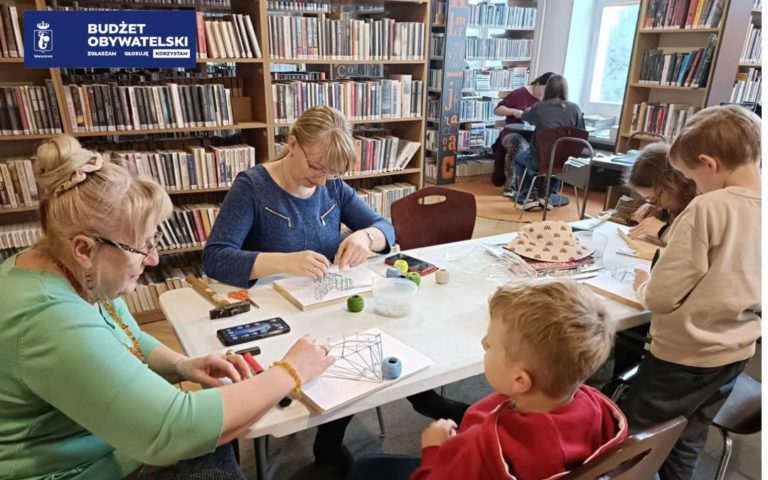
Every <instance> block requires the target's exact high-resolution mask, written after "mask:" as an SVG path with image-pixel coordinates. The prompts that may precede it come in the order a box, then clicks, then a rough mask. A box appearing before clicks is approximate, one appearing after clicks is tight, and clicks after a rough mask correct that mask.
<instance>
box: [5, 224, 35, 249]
mask: <svg viewBox="0 0 768 480" xmlns="http://www.w3.org/2000/svg"><path fill="white" fill-rule="evenodd" d="M42 237H43V228H42V227H41V226H40V222H28V223H17V224H15V225H5V226H0V250H16V251H18V250H19V249H22V248H28V247H31V246H33V245H35V244H36V243H37V242H38V241H39V240H40V239H41V238H42Z"/></svg>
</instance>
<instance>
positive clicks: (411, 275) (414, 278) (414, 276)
mask: <svg viewBox="0 0 768 480" xmlns="http://www.w3.org/2000/svg"><path fill="white" fill-rule="evenodd" d="M405 278H407V279H408V280H410V281H412V282H413V283H415V284H416V286H419V285H421V275H419V274H418V273H416V272H408V273H406V274H405Z"/></svg>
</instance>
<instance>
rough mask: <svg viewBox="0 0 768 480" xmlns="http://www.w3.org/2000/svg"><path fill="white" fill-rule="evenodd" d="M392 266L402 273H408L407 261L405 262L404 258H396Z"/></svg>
mask: <svg viewBox="0 0 768 480" xmlns="http://www.w3.org/2000/svg"><path fill="white" fill-rule="evenodd" d="M393 267H395V268H396V269H398V270H400V273H402V274H403V275H405V274H406V273H408V262H406V261H405V260H396V261H395V264H394V265H393Z"/></svg>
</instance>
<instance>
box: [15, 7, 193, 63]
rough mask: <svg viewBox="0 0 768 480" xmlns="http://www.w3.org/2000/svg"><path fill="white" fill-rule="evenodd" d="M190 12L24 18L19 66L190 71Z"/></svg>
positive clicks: (46, 13) (28, 13)
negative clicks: (22, 55)
mask: <svg viewBox="0 0 768 480" xmlns="http://www.w3.org/2000/svg"><path fill="white" fill-rule="evenodd" d="M195 21H196V20H195V11H194V10H173V11H169V10H164V11H156V10H141V11H138V10H134V11H36V10H26V11H25V12H24V53H25V55H24V66H25V67H29V68H50V67H71V68H79V67H105V68H106V67H158V68H180V67H185V68H186V67H194V66H195V63H196V62H195V52H196V45H195V42H196V39H197V26H196V23H195Z"/></svg>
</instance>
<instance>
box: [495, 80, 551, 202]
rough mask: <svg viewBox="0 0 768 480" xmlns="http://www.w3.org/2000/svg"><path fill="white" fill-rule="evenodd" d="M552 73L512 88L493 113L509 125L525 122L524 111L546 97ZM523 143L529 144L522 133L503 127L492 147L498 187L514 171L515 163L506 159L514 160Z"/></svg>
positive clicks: (503, 183)
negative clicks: (548, 81) (522, 118)
mask: <svg viewBox="0 0 768 480" xmlns="http://www.w3.org/2000/svg"><path fill="white" fill-rule="evenodd" d="M552 75H553V73H552V72H547V73H544V74H542V75H539V76H538V77H536V79H534V80H533V81H532V82H531V83H530V84H528V85H526V86H524V87H520V88H516V89H514V90H512V91H511V92H509V93H508V94H507V96H505V97H504V98H503V99H502V100H501V101H500V102H499V104H498V105H496V109H494V111H493V113H494V114H496V115H499V116H505V117H507V118H506V123H507V125H512V124H516V123H523V121H522V120H521V119H520V117H522V116H523V112H525V111H526V110H527V109H529V108H531V107H532V106H534V105H536V104H537V103H538V102H539V101H540V100H541V99H542V98H543V97H544V86H545V85H546V84H547V80H549V77H551V76H552ZM521 140H522V142H521ZM521 145H526V146H527V142H526V141H525V139H524V138H523V136H522V135H520V134H519V133H515V132H514V131H513V130H510V129H502V131H501V134H499V138H498V139H497V140H496V142H495V143H494V144H493V147H492V148H493V159H494V163H493V175H492V177H491V181H492V182H493V184H494V185H496V186H497V187H500V186H502V185H505V183H506V181H507V180H508V179H510V178H511V177H512V175H511V173H512V172H511V171H509V169H510V168H511V167H512V166H513V165H514V163H513V162H511V161H509V162H507V161H505V159H506V158H510V159H512V160H514V158H515V155H516V154H517V152H518V150H519V148H520V146H521Z"/></svg>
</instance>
